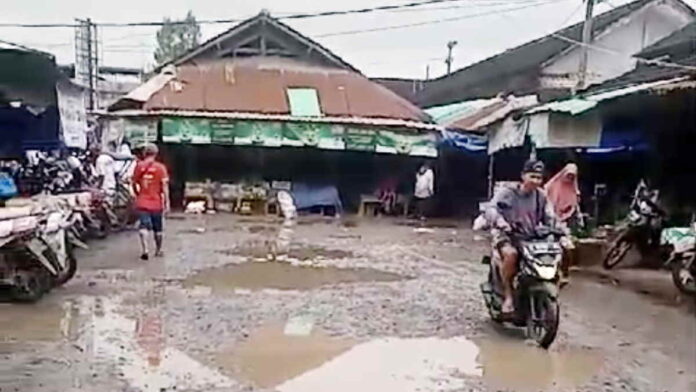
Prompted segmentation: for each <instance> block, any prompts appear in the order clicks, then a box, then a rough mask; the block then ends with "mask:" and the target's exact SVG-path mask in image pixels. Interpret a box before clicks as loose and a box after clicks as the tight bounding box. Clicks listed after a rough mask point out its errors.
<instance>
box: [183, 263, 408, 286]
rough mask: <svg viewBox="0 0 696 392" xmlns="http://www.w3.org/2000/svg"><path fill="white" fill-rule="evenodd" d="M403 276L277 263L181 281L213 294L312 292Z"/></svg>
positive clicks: (233, 268)
mask: <svg viewBox="0 0 696 392" xmlns="http://www.w3.org/2000/svg"><path fill="white" fill-rule="evenodd" d="M403 279H405V277H403V276H401V275H397V274H392V273H389V272H383V271H378V270H374V269H368V268H353V269H348V268H336V267H321V268H319V267H303V266H295V265H292V264H289V263H280V262H263V263H259V262H247V263H243V264H231V265H227V266H224V267H219V268H211V269H206V270H203V271H200V272H198V273H197V274H195V275H192V276H190V277H189V278H188V279H186V280H185V281H184V288H187V289H189V288H193V287H196V286H208V287H212V289H213V292H224V291H229V290H234V289H238V288H242V289H264V288H269V289H278V290H311V289H315V288H318V287H321V286H326V285H332V284H340V283H357V282H392V281H398V280H403Z"/></svg>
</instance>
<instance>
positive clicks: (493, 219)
mask: <svg viewBox="0 0 696 392" xmlns="http://www.w3.org/2000/svg"><path fill="white" fill-rule="evenodd" d="M543 180H544V163H543V162H541V161H538V160H529V161H527V162H526V163H525V164H524V169H523V170H522V182H521V183H520V184H519V185H518V186H516V187H511V188H504V189H501V190H500V191H499V192H497V193H496V195H495V196H494V197H493V200H492V201H491V203H490V205H489V207H488V209H487V210H486V220H487V221H488V222H490V223H491V224H492V226H493V230H492V234H493V246H494V247H495V249H498V251H499V252H500V256H501V259H502V266H501V275H502V276H501V278H502V281H503V286H504V296H505V300H504V301H503V305H502V309H501V310H502V313H503V315H504V316H506V315H508V316H509V315H511V314H513V313H514V310H515V309H514V301H513V287H512V286H513V280H514V278H515V275H516V274H517V269H518V265H519V251H518V246H517V242H518V241H519V240H523V239H526V238H530V237H532V236H534V233H535V232H536V229H537V228H538V227H539V226H546V227H554V226H559V224H558V223H559V222H558V221H557V220H556V219H555V216H554V213H553V208H551V206H550V204H549V202H548V200H547V198H546V195H545V194H544V192H542V191H541V190H540V189H539V188H540V187H541V184H542V182H543ZM558 228H559V229H562V230H564V231H566V232H567V228H565V227H558Z"/></svg>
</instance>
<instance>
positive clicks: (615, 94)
mask: <svg viewBox="0 0 696 392" xmlns="http://www.w3.org/2000/svg"><path fill="white" fill-rule="evenodd" d="M685 79H687V78H686V77H681V78H674V79H668V80H659V81H657V82H650V83H643V84H639V85H635V86H629V87H624V88H619V89H616V90H610V91H604V92H600V93H596V94H592V95H587V96H584V97H577V98H570V99H566V100H563V101H555V102H549V103H547V104H544V105H541V106H537V107H535V108H533V109H531V110H528V111H527V112H526V114H534V113H540V112H561V113H568V114H570V115H573V116H574V115H576V114H581V113H584V112H586V111H588V110H590V109H592V108H594V107H595V106H597V104H598V103H600V102H602V101H606V100H610V99H615V98H619V97H623V96H626V95H630V94H635V93H638V92H641V91H647V90H650V89H653V88H657V87H660V86H664V85H668V84H671V83H675V82H679V81H682V80H685Z"/></svg>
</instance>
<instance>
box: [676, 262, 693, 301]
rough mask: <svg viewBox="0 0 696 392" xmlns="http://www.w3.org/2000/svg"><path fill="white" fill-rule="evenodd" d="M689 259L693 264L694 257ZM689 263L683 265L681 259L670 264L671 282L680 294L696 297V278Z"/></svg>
mask: <svg viewBox="0 0 696 392" xmlns="http://www.w3.org/2000/svg"><path fill="white" fill-rule="evenodd" d="M691 257H692V260H691V263H693V262H694V261H695V260H693V257H694V256H691ZM691 263H685V260H682V259H679V260H675V261H674V262H672V281H674V285H675V286H677V288H678V289H679V291H681V292H682V293H684V294H689V295H694V296H696V276H694V274H693V271H694V268H693V266H692V264H691Z"/></svg>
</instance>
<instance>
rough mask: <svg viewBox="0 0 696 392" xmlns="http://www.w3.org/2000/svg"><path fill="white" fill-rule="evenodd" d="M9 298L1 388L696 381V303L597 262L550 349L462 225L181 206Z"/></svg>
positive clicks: (600, 386) (482, 387)
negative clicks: (150, 252) (524, 328)
mask: <svg viewBox="0 0 696 392" xmlns="http://www.w3.org/2000/svg"><path fill="white" fill-rule="evenodd" d="M166 231H167V238H166V246H165V256H164V257H162V258H155V259H151V260H150V261H147V262H142V261H140V260H139V259H138V243H137V235H136V233H122V234H118V235H115V236H112V237H111V238H109V239H108V240H104V241H95V242H92V243H91V249H90V250H88V251H84V252H82V253H80V254H79V261H80V269H79V271H78V275H77V277H76V278H75V279H74V280H73V281H71V282H70V283H69V284H67V285H66V286H65V287H64V288H61V289H58V290H55V291H54V292H52V293H51V295H49V296H47V297H46V298H45V299H43V300H42V301H41V302H40V303H38V304H34V305H16V304H8V303H3V304H0V391H3V392H5V391H36V392H48V391H88V392H91V391H95V392H96V391H100V392H101V391H133V392H135V391H148V392H149V391H155V392H160V391H192V392H198V391H201V392H203V391H205V392H208V391H257V390H258V391H279V392H294V391H306V392H314V391H356V390H362V391H404V392H406V391H592V392H595V391H645V392H652V391H660V392H662V391H670V392H679V391H694V390H696V318H695V317H694V315H693V314H692V313H690V312H688V311H686V310H684V309H682V308H678V307H672V306H666V305H664V304H660V303H656V302H654V301H652V300H650V299H649V298H648V297H645V296H640V295H638V294H635V293H632V292H629V291H625V290H622V289H620V288H616V287H614V286H613V285H611V284H605V283H601V282H596V281H592V280H589V279H586V278H583V279H580V278H578V279H575V280H574V281H573V282H572V284H571V285H570V286H569V287H568V289H566V290H564V291H563V293H562V305H561V306H562V318H561V326H560V333H559V337H558V339H557V341H556V342H555V343H554V345H553V346H552V347H551V349H550V350H549V351H544V350H540V349H538V348H536V347H534V346H532V345H529V344H526V343H525V342H524V340H523V338H522V333H521V331H517V330H507V329H502V328H500V327H498V326H496V325H494V324H492V323H491V322H489V321H488V317H487V313H486V311H485V309H484V306H483V304H482V300H481V296H480V293H479V290H478V285H479V283H480V282H481V281H482V280H483V278H484V276H485V272H486V269H485V266H483V265H481V264H480V263H479V260H480V257H481V255H482V253H483V252H484V251H485V249H486V243H484V242H476V241H474V240H473V239H474V235H473V233H472V232H471V231H470V230H468V229H466V228H465V227H463V226H461V227H460V226H458V225H452V224H448V225H442V226H437V227H432V228H430V229H429V230H414V228H413V227H411V226H408V225H405V224H402V222H398V221H388V220H374V221H348V222H346V221H344V222H334V221H325V220H322V219H318V218H312V219H307V220H302V221H300V222H299V223H298V224H296V225H294V226H287V225H286V226H284V225H282V223H281V222H280V221H277V220H273V219H265V218H258V219H254V218H240V217H234V216H230V215H215V216H204V217H183V216H178V217H176V216H175V217H172V219H169V220H168V221H167V227H166Z"/></svg>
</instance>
